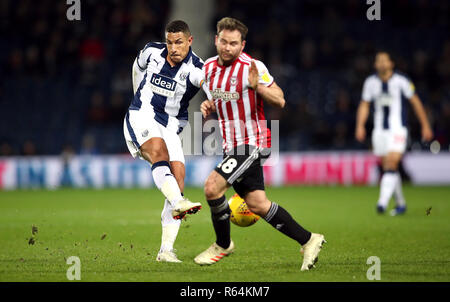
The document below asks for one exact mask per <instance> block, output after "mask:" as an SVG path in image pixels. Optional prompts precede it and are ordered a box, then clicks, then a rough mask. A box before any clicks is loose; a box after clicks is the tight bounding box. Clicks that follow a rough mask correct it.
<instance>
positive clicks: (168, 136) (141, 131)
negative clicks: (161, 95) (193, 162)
mask: <svg viewBox="0 0 450 302" xmlns="http://www.w3.org/2000/svg"><path fill="white" fill-rule="evenodd" d="M172 128H175V127H168V128H166V127H164V126H163V125H161V124H160V123H158V122H157V121H156V120H155V119H154V114H153V116H152V113H149V112H148V111H137V110H129V111H128V113H127V115H126V116H125V119H124V121H123V134H124V136H125V141H126V143H127V147H128V150H129V151H130V153H131V155H132V156H133V157H135V158H136V157H137V156H139V158H140V159H144V158H143V157H142V155H141V151H140V147H141V146H142V145H143V144H144V143H145V142H146V141H148V140H149V139H151V138H153V137H161V138H162V139H163V140H164V142H165V143H166V146H167V150H168V151H169V161H180V162H182V163H183V164H184V153H183V147H182V145H181V140H180V137H179V136H178V134H177V131H178V129H172Z"/></svg>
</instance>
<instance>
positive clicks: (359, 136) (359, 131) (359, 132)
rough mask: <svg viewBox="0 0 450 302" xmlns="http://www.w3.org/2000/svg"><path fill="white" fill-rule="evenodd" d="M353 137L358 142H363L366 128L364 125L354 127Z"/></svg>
mask: <svg viewBox="0 0 450 302" xmlns="http://www.w3.org/2000/svg"><path fill="white" fill-rule="evenodd" d="M355 138H356V140H357V141H358V142H360V143H363V142H364V140H365V139H366V129H365V128H364V127H356V131H355Z"/></svg>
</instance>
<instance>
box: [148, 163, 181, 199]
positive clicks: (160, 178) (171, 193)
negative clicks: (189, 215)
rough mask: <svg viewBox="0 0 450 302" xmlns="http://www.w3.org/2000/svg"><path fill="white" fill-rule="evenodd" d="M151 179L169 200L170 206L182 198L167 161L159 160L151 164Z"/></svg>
mask: <svg viewBox="0 0 450 302" xmlns="http://www.w3.org/2000/svg"><path fill="white" fill-rule="evenodd" d="M152 175H153V181H154V182H155V185H156V186H157V187H158V189H159V190H160V191H161V192H162V193H163V194H164V196H165V197H166V198H167V200H169V202H170V204H171V205H172V206H174V205H176V204H177V202H178V201H180V200H181V199H183V196H181V192H180V187H179V186H178V183H177V180H176V179H175V177H174V176H173V174H172V172H171V171H170V165H169V163H168V162H167V161H159V162H156V163H154V164H153V165H152Z"/></svg>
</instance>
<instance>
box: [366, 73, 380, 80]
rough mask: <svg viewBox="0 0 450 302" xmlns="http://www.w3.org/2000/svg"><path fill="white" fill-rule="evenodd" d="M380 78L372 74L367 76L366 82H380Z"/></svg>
mask: <svg viewBox="0 0 450 302" xmlns="http://www.w3.org/2000/svg"><path fill="white" fill-rule="evenodd" d="M378 80H379V77H378V75H377V74H376V73H372V74H370V75H368V76H367V78H366V81H378Z"/></svg>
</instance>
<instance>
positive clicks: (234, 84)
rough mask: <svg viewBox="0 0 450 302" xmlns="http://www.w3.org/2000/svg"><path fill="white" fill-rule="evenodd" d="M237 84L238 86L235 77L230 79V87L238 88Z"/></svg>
mask: <svg viewBox="0 0 450 302" xmlns="http://www.w3.org/2000/svg"><path fill="white" fill-rule="evenodd" d="M236 84H237V77H235V76H233V77H230V85H231V86H236Z"/></svg>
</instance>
